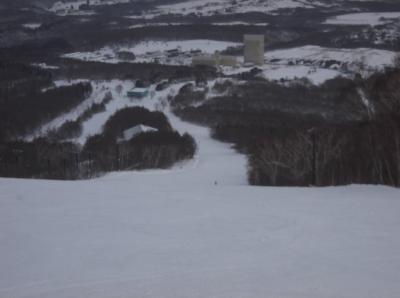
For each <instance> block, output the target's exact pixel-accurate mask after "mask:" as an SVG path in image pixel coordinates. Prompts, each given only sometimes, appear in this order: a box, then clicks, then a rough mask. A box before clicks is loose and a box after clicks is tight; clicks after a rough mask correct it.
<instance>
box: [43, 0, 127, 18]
mask: <svg viewBox="0 0 400 298" xmlns="http://www.w3.org/2000/svg"><path fill="white" fill-rule="evenodd" d="M127 2H130V0H90V5H91V6H97V5H113V4H118V3H127ZM85 4H87V0H76V1H68V2H65V1H58V2H56V3H54V4H53V6H52V7H51V8H50V9H49V11H51V12H54V13H57V14H58V15H64V16H65V15H90V14H92V12H91V11H84V10H80V7H81V5H85Z"/></svg>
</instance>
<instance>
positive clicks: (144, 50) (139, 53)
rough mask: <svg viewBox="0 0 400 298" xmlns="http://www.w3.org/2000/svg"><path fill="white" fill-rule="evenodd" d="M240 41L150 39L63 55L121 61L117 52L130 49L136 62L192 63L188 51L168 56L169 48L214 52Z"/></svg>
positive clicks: (101, 60)
mask: <svg viewBox="0 0 400 298" xmlns="http://www.w3.org/2000/svg"><path fill="white" fill-rule="evenodd" d="M238 45H240V44H239V43H235V42H227V41H217V40H207V39H196V40H168V41H161V40H160V41H157V40H148V41H142V42H139V43H137V44H133V45H132V46H122V45H121V46H115V47H113V48H111V47H104V48H101V49H99V50H98V51H94V52H77V53H70V54H66V55H63V57H65V58H70V59H78V60H84V61H98V62H105V63H119V62H123V60H121V59H119V58H118V55H117V53H118V52H120V51H129V52H131V53H134V54H135V55H136V59H135V60H134V62H143V63H148V62H154V60H155V59H157V60H158V62H160V63H163V64H171V65H181V64H191V63H192V59H191V56H190V55H189V54H190V53H188V54H187V55H185V56H183V55H179V57H173V58H168V53H167V52H166V51H169V50H175V49H177V50H179V51H180V52H181V53H183V52H190V51H192V50H201V51H202V52H203V53H208V54H214V52H215V51H223V50H225V49H226V48H228V47H231V46H238Z"/></svg>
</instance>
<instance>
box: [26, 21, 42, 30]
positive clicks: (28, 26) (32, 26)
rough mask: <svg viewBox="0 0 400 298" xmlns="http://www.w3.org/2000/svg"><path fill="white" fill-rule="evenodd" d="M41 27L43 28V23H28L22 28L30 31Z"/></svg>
mask: <svg viewBox="0 0 400 298" xmlns="http://www.w3.org/2000/svg"><path fill="white" fill-rule="evenodd" d="M41 26H42V24H41V23H27V24H23V25H22V27H24V28H25V29H30V30H35V29H38V28H40V27H41Z"/></svg>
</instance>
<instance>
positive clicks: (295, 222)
mask: <svg viewBox="0 0 400 298" xmlns="http://www.w3.org/2000/svg"><path fill="white" fill-rule="evenodd" d="M168 92H170V91H168ZM151 100H153V101H156V100H157V99H151ZM151 100H150V99H149V101H150V102H151ZM116 102H117V99H114V100H113V101H112V103H113V105H116ZM144 105H147V103H145V104H144ZM148 105H149V106H152V105H153V103H151V104H150V103H149V104H148ZM153 106H154V105H153ZM113 107H114V108H115V109H116V108H117V107H115V106H113ZM108 108H109V107H108ZM165 112H166V114H167V116H168V117H169V119H170V121H171V124H172V125H173V127H174V128H175V129H177V130H178V131H179V132H181V133H183V132H189V133H190V134H192V135H193V136H194V137H195V139H196V141H197V144H198V147H199V149H198V152H197V154H196V157H195V158H194V159H193V160H191V161H188V162H183V163H181V164H178V165H176V166H175V167H173V168H172V169H169V170H149V171H142V172H118V173H111V174H108V175H106V176H105V177H102V178H98V179H93V180H87V181H76V182H71V181H41V180H21V179H0V297H5V298H8V297H12V298H55V297H57V298H123V297H166V298H168V297H170V298H179V297H182V298H183V297H184V298H188V297H218V298H235V297H260V298H262V297H283V298H289V297H294V298H314V297H315V298H321V297H322V298H325V297H326V298H366V297H385V298H396V297H400V275H399V272H400V238H399V236H398V235H399V227H400V216H399V212H400V191H399V190H398V189H394V188H388V187H382V186H348V187H332V188H274V187H251V186H248V185H247V182H246V159H245V157H244V156H243V155H241V154H239V153H237V152H236V151H234V150H233V149H232V148H231V146H230V145H229V144H224V143H220V142H218V141H216V140H214V139H212V138H210V134H209V130H208V129H207V128H205V127H201V126H197V125H193V124H189V123H186V122H183V121H181V120H180V119H178V118H177V117H175V116H174V115H173V114H171V113H170V112H169V111H168V110H166V111H165ZM103 116H105V115H103ZM103 116H102V117H103ZM104 118H106V117H104ZM99 123H101V121H100V120H99ZM93 127H98V126H95V125H93Z"/></svg>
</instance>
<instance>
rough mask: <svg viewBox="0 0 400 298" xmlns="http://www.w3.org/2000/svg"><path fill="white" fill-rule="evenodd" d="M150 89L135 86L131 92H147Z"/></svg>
mask: <svg viewBox="0 0 400 298" xmlns="http://www.w3.org/2000/svg"><path fill="white" fill-rule="evenodd" d="M147 91H149V90H148V89H147V88H133V89H132V90H131V91H130V92H138V93H145V92H147Z"/></svg>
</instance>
